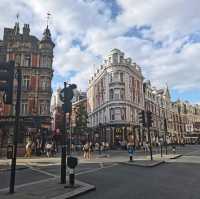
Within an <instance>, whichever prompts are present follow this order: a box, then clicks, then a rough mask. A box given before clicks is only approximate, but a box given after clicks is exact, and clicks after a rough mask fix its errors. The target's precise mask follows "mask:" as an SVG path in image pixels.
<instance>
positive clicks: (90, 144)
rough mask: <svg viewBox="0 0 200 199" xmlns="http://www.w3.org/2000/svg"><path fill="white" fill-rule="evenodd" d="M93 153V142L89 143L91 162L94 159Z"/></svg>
mask: <svg viewBox="0 0 200 199" xmlns="http://www.w3.org/2000/svg"><path fill="white" fill-rule="evenodd" d="M92 152H93V144H92V142H90V143H89V150H88V158H89V160H91V159H92Z"/></svg>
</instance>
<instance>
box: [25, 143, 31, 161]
mask: <svg viewBox="0 0 200 199" xmlns="http://www.w3.org/2000/svg"><path fill="white" fill-rule="evenodd" d="M31 154H32V149H31V141H28V143H27V144H26V152H25V155H24V156H25V157H28V158H30V157H31Z"/></svg>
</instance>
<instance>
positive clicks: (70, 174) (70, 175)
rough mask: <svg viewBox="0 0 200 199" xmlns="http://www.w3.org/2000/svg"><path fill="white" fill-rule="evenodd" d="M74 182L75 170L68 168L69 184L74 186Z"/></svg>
mask: <svg viewBox="0 0 200 199" xmlns="http://www.w3.org/2000/svg"><path fill="white" fill-rule="evenodd" d="M74 183H75V172H74V169H70V170H69V186H70V187H74Z"/></svg>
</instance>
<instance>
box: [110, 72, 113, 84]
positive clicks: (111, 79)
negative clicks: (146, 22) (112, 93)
mask: <svg viewBox="0 0 200 199" xmlns="http://www.w3.org/2000/svg"><path fill="white" fill-rule="evenodd" d="M109 80H110V82H112V81H113V78H112V73H110V75H109Z"/></svg>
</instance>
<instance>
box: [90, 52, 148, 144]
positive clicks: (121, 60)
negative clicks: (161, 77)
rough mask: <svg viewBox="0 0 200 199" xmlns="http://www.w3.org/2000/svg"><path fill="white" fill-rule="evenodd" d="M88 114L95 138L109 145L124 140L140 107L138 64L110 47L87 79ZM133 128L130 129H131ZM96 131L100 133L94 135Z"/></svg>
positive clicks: (141, 89)
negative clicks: (101, 62) (102, 61)
mask: <svg viewBox="0 0 200 199" xmlns="http://www.w3.org/2000/svg"><path fill="white" fill-rule="evenodd" d="M87 97H88V105H87V109H88V116H89V127H92V128H94V129H96V130H94V134H95V136H96V138H97V139H99V140H101V141H103V140H104V141H106V142H109V143H111V144H112V145H115V144H118V143H119V142H120V141H124V140H127V139H128V136H129V135H130V134H131V133H132V134H133V131H136V132H137V133H138V132H139V130H138V129H136V130H135V127H136V125H139V123H138V112H139V111H140V110H143V109H144V93H143V76H142V73H141V69H140V67H139V66H138V65H137V64H136V63H132V60H131V58H125V56H124V53H123V52H121V51H120V50H118V49H113V50H112V51H111V52H110V54H109V55H108V56H107V57H106V59H105V60H104V63H103V64H102V65H101V66H100V69H98V70H97V71H96V73H95V74H94V76H93V77H92V79H91V80H89V88H88V91H87ZM133 129H134V130H133ZM98 132H100V134H98Z"/></svg>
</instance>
